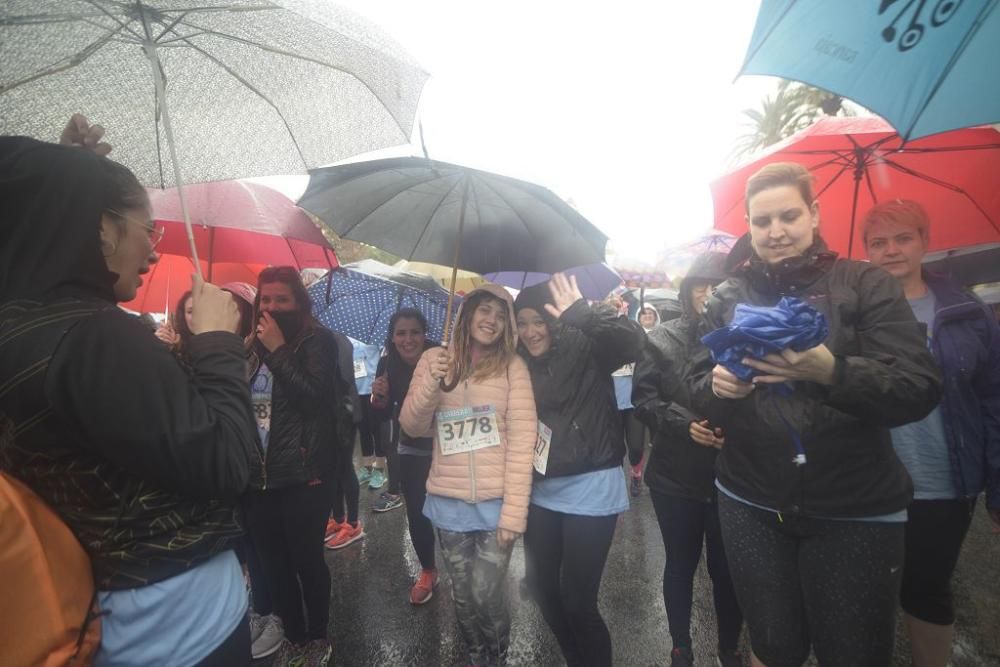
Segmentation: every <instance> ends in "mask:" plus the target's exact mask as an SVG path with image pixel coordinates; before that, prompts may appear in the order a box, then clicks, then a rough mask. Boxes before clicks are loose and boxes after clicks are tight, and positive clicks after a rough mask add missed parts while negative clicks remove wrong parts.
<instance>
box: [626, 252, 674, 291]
mask: <svg viewBox="0 0 1000 667" xmlns="http://www.w3.org/2000/svg"><path fill="white" fill-rule="evenodd" d="M615 271H616V272H617V273H618V275H620V276H621V277H622V282H623V283H625V286H626V287H635V288H642V289H669V288H672V287H673V286H674V285H673V282H672V281H671V280H670V276H668V275H667V271H666V269H665V268H664V267H662V266H654V265H652V264H650V263H648V262H641V261H638V260H628V259H624V260H619V261H617V262H615Z"/></svg>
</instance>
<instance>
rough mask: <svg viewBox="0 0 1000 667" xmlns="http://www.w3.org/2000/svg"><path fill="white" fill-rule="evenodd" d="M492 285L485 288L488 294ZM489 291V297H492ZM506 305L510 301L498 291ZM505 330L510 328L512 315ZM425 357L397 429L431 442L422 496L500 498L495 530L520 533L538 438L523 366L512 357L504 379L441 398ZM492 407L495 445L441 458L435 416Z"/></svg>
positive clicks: (463, 388)
mask: <svg viewBox="0 0 1000 667" xmlns="http://www.w3.org/2000/svg"><path fill="white" fill-rule="evenodd" d="M492 287H493V286H492V285H491V286H484V287H483V288H480V289H488V288H492ZM495 289H499V288H494V289H489V292H490V293H491V294H497V291H495ZM499 291H500V292H501V293H502V294H497V295H498V296H502V297H506V298H505V301H507V303H508V305H510V297H509V296H508V295H507V294H506V292H503V291H502V290H499ZM511 313H512V314H511V321H510V322H509V326H513V311H511ZM436 354H438V350H437V349H430V350H428V351H427V352H425V353H424V355H423V356H422V357H421V358H420V361H419V362H418V363H417V367H416V369H415V370H414V372H413V381H412V382H411V383H410V391H409V393H408V394H407V395H406V400H405V401H404V402H403V407H402V410H401V412H400V415H399V425H400V427H401V428H402V429H403V430H404V431H406V432H407V433H408V434H410V435H411V436H413V437H433V438H434V453H433V459H432V462H431V472H430V476H429V477H428V478H427V492H428V493H431V494H434V495H438V496H444V497H447V498H459V499H461V500H465V501H467V502H470V503H471V502H479V501H482V500H491V499H494V498H502V499H503V507H502V509H501V511H500V524H499V527H500V528H505V529H507V530H511V531H514V532H517V533H523V532H524V529H525V526H526V525H527V522H528V502H529V500H530V499H531V479H532V470H533V468H532V461H533V459H534V448H535V441H536V440H537V437H538V418H537V416H536V414H535V396H534V393H533V392H532V390H531V377H530V376H529V374H528V367H527V365H526V364H525V363H524V360H523V359H521V357H520V356H518V355H516V354H515V355H514V357H513V358H512V359H511V362H510V365H509V366H508V368H507V374H506V375H501V376H499V377H493V378H490V379H488V380H485V381H477V382H474V383H473V382H468V381H466V382H462V383H460V384H459V385H458V386H457V387H456V388H455V389H454V390H453V391H451V392H449V393H445V392H444V391H442V390H441V388H440V386H439V385H438V382H437V380H435V379H434V378H432V377H431V373H430V363H429V362H428V355H436ZM480 405H492V406H493V407H494V408H495V409H496V415H497V422H498V426H499V430H500V438H501V442H500V446H498V447H488V448H486V449H479V450H476V451H473V452H466V453H458V454H449V455H448V456H444V455H442V454H441V448H440V446H439V443H438V437H437V423H436V419H435V414H436V413H437V411H439V410H452V409H456V408H463V407H466V406H480Z"/></svg>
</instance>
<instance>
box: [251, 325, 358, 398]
mask: <svg viewBox="0 0 1000 667" xmlns="http://www.w3.org/2000/svg"><path fill="white" fill-rule="evenodd" d="M264 363H266V364H267V367H268V368H270V369H271V373H273V374H274V378H275V380H277V381H279V382H281V385H282V388H283V390H284V391H285V392H286V393H287V396H288V398H289V400H291V401H294V402H295V403H296V404H297V405H298V406H300V407H301V408H302V409H303V410H306V411H308V412H312V413H313V414H315V413H316V412H318V411H322V410H328V409H330V408H331V407H333V406H334V405H335V401H336V397H337V395H338V391H337V384H338V378H339V377H340V375H339V373H340V370H339V369H338V366H339V364H338V362H337V343H336V341H335V340H334V338H333V336H332V335H331V334H329V332H327V331H324V330H318V331H316V332H314V333H313V334H312V335H310V336H308V337H306V338H305V339H304V340H303V341H302V342H301V343H300V344H299V346H298V348H297V349H296V348H293V346H292V345H290V344H287V343H286V344H285V345H282V346H281V347H279V348H278V349H277V350H275V351H274V352H272V353H270V354H268V355H267V356H265V357H264Z"/></svg>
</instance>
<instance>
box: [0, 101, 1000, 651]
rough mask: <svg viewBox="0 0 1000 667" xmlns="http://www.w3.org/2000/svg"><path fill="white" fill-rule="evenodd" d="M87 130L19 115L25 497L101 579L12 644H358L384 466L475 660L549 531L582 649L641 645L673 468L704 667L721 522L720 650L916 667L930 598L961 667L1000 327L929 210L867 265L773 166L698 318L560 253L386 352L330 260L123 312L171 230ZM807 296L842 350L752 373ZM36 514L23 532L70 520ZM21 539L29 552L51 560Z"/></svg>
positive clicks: (12, 299) (996, 396)
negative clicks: (344, 594)
mask: <svg viewBox="0 0 1000 667" xmlns="http://www.w3.org/2000/svg"><path fill="white" fill-rule="evenodd" d="M67 132H68V135H69V138H68V139H67V138H66V136H64V141H63V143H65V144H72V145H55V144H49V143H44V142H40V141H36V140H32V139H27V138H20V137H2V138H0V199H2V200H3V202H4V207H3V208H4V222H3V225H2V227H0V239H2V244H0V469H2V471H3V476H2V477H0V482H2V484H3V486H2V490H3V496H2V497H4V498H8V497H10V498H19V499H22V500H21V502H22V504H27V503H28V501H29V500H33V499H37V500H39V501H40V506H43V507H45V508H48V509H49V510H51V511H52V512H54V515H53V516H54V518H48V519H45V520H46V521H56V522H57V523H58V525H60V526H64V527H68V529H69V532H70V533H71V534H72V537H73V538H75V543H77V544H78V545H79V546H81V547H82V553H83V554H85V559H84V562H85V563H86V565H85V566H84V575H79V576H77V575H78V574H79V573H78V572H76V571H74V572H72V573H71V572H69V571H68V570H67V567H68V566H62V565H61V564H60V561H59V560H58V559H49V560H44V559H42V557H41V556H38V555H36V556H30V557H31V558H35V559H42V560H44V562H42V563H41V564H40V565H38V566H37V567H35V568H34V570H32V571H37V572H38V573H39V574H38V576H39V577H41V578H43V579H44V580H45V583H46V585H49V584H51V586H49V587H51V588H55V589H59V588H60V586H61V584H62V582H66V581H70V584H67V587H66V590H67V591H72V592H73V593H74V594H75V597H73V598H72V599H68V596H62V598H65V599H62V598H61V599H60V600H58V601H57V602H54V603H53V608H55V607H59V608H60V609H61V611H63V612H67V613H66V614H65V615H64V616H63V617H59V618H56V615H55V614H54V612H53V614H52V615H50V617H48V618H46V619H44V620H45V621H46V622H45V623H42V624H39V621H38V620H37V615H36V616H34V617H33V616H31V615H29V614H25V616H24V620H23V621H21V624H20V625H19V624H18V623H17V622H12V623H11V624H4V627H3V630H2V631H5V635H6V637H5V641H4V642H0V651H8V650H11V651H12V653H11V655H16V656H17V658H16V659H14V658H12V660H13V661H14V664H38V663H41V662H44V658H45V656H46V655H54V654H55V653H56V652H57V651H61V652H62V653H59V655H62V656H64V657H66V660H65V661H64V663H68V664H90V663H91V662H92V663H93V664H96V665H161V664H162V665H168V664H169V665H204V666H213V665H226V666H229V665H241V664H242V665H246V664H249V663H250V661H251V659H252V658H261V657H266V656H271V657H270V660H271V661H272V664H277V665H295V666H296V667H297V666H299V665H304V666H316V665H325V664H330V663H331V661H332V659H333V654H334V650H333V645H332V643H331V640H330V634H329V628H330V624H331V619H330V592H331V576H330V571H329V569H328V566H327V562H326V560H325V553H326V550H328V549H329V550H338V549H345V548H349V547H350V546H351V545H352V544H356V543H357V542H358V541H359V540H362V539H363V538H364V536H365V531H364V527H363V525H362V523H361V520H360V516H359V506H360V488H361V487H362V486H363V485H367V486H369V488H372V489H378V490H381V489H382V488H383V487H384V486H386V485H387V488H386V490H385V491H384V492H382V493H381V494H380V496H379V497H378V498H377V500H376V502H375V504H374V506H373V508H372V509H373V511H375V512H388V511H391V510H394V509H397V508H401V507H405V512H406V518H407V524H408V531H409V537H410V540H411V542H412V545H413V548H414V551H415V552H416V555H417V558H418V560H419V564H420V573H419V575H418V576H417V578H416V580H415V581H413V582H411V584H410V588H409V602H410V603H411V604H413V605H422V604H425V603H427V602H428V601H430V600H431V599H432V597H433V595H434V593H435V591H436V590H437V589H438V588H439V583H440V580H441V578H440V577H439V572H438V553H436V551H437V549H439V550H440V551H439V554H440V558H441V561H442V564H443V570H444V572H445V573H446V574H447V588H448V591H449V593H450V595H451V598H452V600H453V602H454V610H455V616H456V620H457V625H458V628H459V631H460V635H461V637H462V639H463V641H464V645H465V648H466V652H467V662H468V664H469V665H473V666H476V667H485V666H491V667H492V666H498V665H505V664H507V662H508V648H509V645H510V633H511V615H510V608H509V601H508V600H507V599H506V591H507V577H508V573H507V570H508V565H509V562H510V558H511V553H512V549H513V546H514V544H515V542H516V541H517V540H518V539H519V538H522V537H523V540H524V550H525V562H526V576H525V581H524V586H525V590H526V591H527V593H528V597H529V598H530V599H531V600H532V601H533V603H534V604H536V605H537V606H538V608H539V610H540V612H541V615H542V617H543V618H544V620H545V623H546V624H547V625H548V628H549V629H550V630H551V633H552V635H553V636H554V638H555V640H556V642H557V643H558V646H559V649H560V650H561V652H562V655H563V657H564V659H565V661H566V663H567V664H568V665H595V666H597V665H602V666H604V665H611V664H613V655H614V652H613V641H612V635H611V633H610V632H609V630H608V627H607V625H606V624H605V622H604V620H603V618H602V616H601V613H600V609H599V605H598V597H599V596H598V594H599V590H600V587H601V581H602V577H603V573H604V569H605V564H606V561H607V559H608V554H609V552H610V550H611V546H612V539H613V537H614V534H615V530H616V526H617V524H618V521H617V519H618V516H619V515H620V514H621V513H622V512H625V511H627V510H628V509H629V506H630V500H629V495H630V494H631V495H633V496H635V495H638V494H640V493H641V488H640V484H641V480H643V479H644V480H645V483H646V485H647V486H648V488H649V493H650V496H651V500H652V504H653V507H654V509H655V513H656V518H657V522H658V525H659V528H660V531H661V533H662V539H663V546H664V549H665V553H666V561H665V568H664V573H663V598H664V603H665V606H666V611H667V618H668V629H669V634H670V638H671V641H672V649H671V652H670V655H669V659H670V661H671V665H672V666H673V667H685V666H688V665H693V664H694V660H695V655H694V652H693V651H694V648H693V643H692V629H691V617H692V604H693V583H694V578H695V572H696V570H697V567H698V563H699V561H700V559H701V555H702V552H703V550H704V551H705V552H706V556H707V558H706V560H707V569H708V574H709V576H710V579H711V583H712V595H713V601H714V610H715V615H716V620H717V626H718V649H717V652H716V655H715V656H714V657H715V659H716V660H717V661H718V664H719V665H721V666H722V667H731V666H734V665H742V664H745V662H747V661H749V662H750V663H751V664H753V665H767V666H769V667H783V666H786V665H787V666H792V665H795V666H798V665H801V664H803V662H804V661H805V660H806V659H807V658H808V657H809V655H810V653H812V654H814V655H815V656H816V658H817V659H818V661H819V663H820V664H821V665H824V666H826V665H831V666H837V665H844V666H852V667H853V666H860V665H888V664H890V662H891V659H892V654H893V649H894V637H895V625H896V618H897V611H898V609H899V608H900V607H901V609H902V613H903V619H904V624H905V627H906V629H907V631H908V633H909V636H910V640H911V644H912V655H913V661H914V664H916V665H918V666H919V667H938V666H943V665H945V664H947V663H948V661H949V657H950V653H951V644H952V632H953V625H954V621H955V614H954V609H953V604H952V599H951V590H950V581H951V578H952V574H953V571H954V569H955V566H956V562H957V560H958V557H959V553H960V550H961V546H962V543H963V540H964V539H965V536H966V533H967V531H968V529H969V526H970V521H971V517H972V515H973V512H974V509H975V506H976V503H977V500H978V498H979V496H980V495H982V494H983V493H984V492H985V495H986V503H985V504H986V508H987V511H988V513H989V515H990V517H991V519H992V522H993V523H994V525H995V526H997V527H998V528H1000V328H998V325H997V322H996V320H995V319H994V317H993V314H992V312H991V311H990V310H989V309H988V308H987V307H986V306H984V305H983V304H982V303H981V302H979V301H978V300H977V299H976V298H975V297H973V296H972V295H971V294H970V293H969V292H968V291H966V290H964V289H963V288H962V287H960V286H959V285H957V284H955V283H954V282H952V281H950V280H949V279H947V278H944V277H941V276H935V275H930V274H926V273H924V272H923V271H922V270H921V264H920V260H921V258H922V256H923V254H924V253H925V252H926V249H927V246H928V240H929V236H930V234H931V233H932V229H931V221H930V220H928V218H927V215H926V214H925V213H924V210H923V208H922V207H921V206H920V205H919V204H918V203H916V202H912V201H891V202H886V203H883V204H880V205H878V206H876V207H874V208H873V209H872V210H870V211H868V212H867V213H866V215H865V216H864V218H863V223H862V224H863V233H864V239H865V245H866V248H867V250H868V254H869V258H870V261H869V262H862V261H854V260H848V259H843V258H840V257H838V256H837V255H836V253H834V252H831V251H830V250H829V249H828V248H827V247H826V245H825V244H824V242H823V239H822V235H821V234H820V230H821V228H822V227H821V224H820V205H819V202H818V201H817V199H816V196H815V194H814V192H813V189H812V181H811V177H810V175H809V172H808V171H807V170H806V169H804V168H803V167H801V166H799V165H797V164H794V163H778V164H772V165H769V166H767V167H764V168H763V169H762V170H761V171H759V172H758V173H756V174H755V175H753V176H752V177H751V178H750V179H749V180H748V182H747V184H746V216H747V224H748V231H747V234H746V235H745V236H744V237H743V238H742V239H740V241H739V242H738V243H737V244H736V246H735V247H734V248H733V250H732V251H731V252H729V253H728V254H720V253H707V254H705V255H702V256H701V257H699V258H698V259H697V261H696V262H695V263H694V264H693V265H692V267H691V268H690V269H689V271H688V272H687V275H686V277H685V278H684V280H683V281H682V283H681V285H680V301H681V306H682V314H681V316H680V317H679V318H677V319H673V320H670V321H666V322H661V321H660V315H659V313H658V312H657V311H656V309H655V308H653V307H652V306H649V305H647V304H639V308H638V312H637V314H636V316H635V318H634V319H632V318H630V317H629V316H628V314H627V308H626V307H624V306H623V304H622V302H621V300H620V299H617V298H614V297H613V298H611V299H609V300H608V301H606V302H588V301H587V300H586V299H584V298H583V296H582V295H581V293H580V290H579V288H578V286H577V284H576V281H575V280H574V279H573V278H567V277H565V276H563V275H561V274H556V275H554V276H553V277H552V279H551V280H550V281H548V282H547V283H544V284H542V285H538V286H534V287H529V288H527V289H524V290H522V291H521V292H520V293H519V294H517V297H516V299H515V298H512V296H511V294H510V293H509V292H508V291H507V290H506V289H504V288H502V287H499V286H495V285H489V284H487V285H484V286H482V287H479V288H477V289H475V290H473V291H472V292H470V293H469V294H467V295H465V298H464V299H463V302H462V304H461V307H460V308H459V310H458V313H457V316H456V318H455V322H454V325H453V331H452V332H451V335H450V339H449V341H448V344H447V345H446V346H442V345H440V344H439V343H437V342H435V341H431V340H429V339H428V337H427V332H428V327H427V320H426V319H425V317H424V315H423V314H422V313H421V312H420V311H418V310H413V309H401V310H399V311H398V312H396V313H395V314H394V315H393V317H392V319H391V322H390V325H389V332H388V338H387V340H386V341H385V346H384V349H383V350H381V351H380V350H379V349H378V347H377V346H366V345H363V344H357V343H354V342H352V341H350V340H349V339H347V338H346V337H345V336H343V335H341V334H339V333H337V332H334V331H331V330H329V329H327V328H325V327H324V326H322V325H321V324H320V323H319V322H318V321H317V320H316V319H315V318H314V317H313V314H312V304H311V301H310V297H309V293H308V292H307V290H306V288H305V286H304V284H303V281H302V278H301V277H300V275H299V273H298V272H297V271H296V270H295V269H294V268H292V267H271V268H267V269H265V270H264V271H262V272H261V274H260V276H259V280H258V284H257V285H247V284H243V283H231V284H227V285H222V286H221V287H216V286H214V285H211V284H209V283H206V282H204V281H203V280H201V279H200V278H198V277H195V278H194V286H193V289H192V290H191V292H190V293H188V294H184V295H183V296H182V297H181V299H180V300H179V301H178V303H177V307H176V311H175V313H174V316H173V318H171V320H170V321H169V322H166V323H164V324H162V325H161V326H160V327H159V328H158V329H157V330H156V332H155V335H154V334H153V333H151V331H150V329H149V328H148V327H147V326H146V325H144V324H143V323H142V322H140V320H139V319H138V318H136V317H134V316H132V315H129V314H128V313H126V312H125V311H124V310H122V309H120V308H118V307H117V306H116V304H118V303H122V302H127V301H129V300H130V299H132V298H133V297H134V296H135V293H136V290H137V289H138V287H139V286H140V285H141V284H142V276H143V275H144V274H146V273H147V272H148V271H149V269H150V266H151V265H153V264H154V263H155V262H156V261H157V258H158V257H157V254H156V250H155V248H156V243H157V241H158V240H159V238H160V236H161V232H160V231H159V230H158V228H157V227H156V226H155V225H154V223H153V221H152V218H151V210H150V206H149V200H148V197H147V195H146V192H145V190H144V189H143V188H142V186H141V185H140V184H139V182H138V181H137V180H136V178H135V176H133V175H132V173H131V172H129V170H128V169H127V168H125V167H124V166H122V165H120V164H118V163H116V162H114V161H112V160H111V159H109V158H108V157H107V152H108V151H107V150H106V149H105V146H106V145H105V144H103V143H101V142H100V138H101V136H100V134H101V132H100V131H99V130H98V129H95V128H91V127H90V126H88V125H87V124H86V123H85V122H84V123H80V122H79V121H77V120H76V119H74V121H73V122H71V125H70V126H69V127H68V128H67ZM782 297H795V298H797V299H801V300H803V301H805V302H806V303H807V304H809V306H810V307H811V308H813V309H815V311H817V312H818V313H821V314H822V316H823V317H824V318H825V321H826V323H827V325H828V329H829V332H828V335H827V336H826V338H825V340H824V341H823V342H822V343H820V344H819V345H816V346H813V347H811V348H809V349H806V350H804V351H793V350H792V349H785V350H782V351H781V352H780V353H773V354H766V355H763V356H760V357H746V358H743V359H742V360H741V362H742V364H743V365H745V367H747V368H748V369H750V373H749V374H748V375H744V376H742V377H741V376H738V375H737V374H736V373H734V371H733V369H732V368H730V367H727V366H726V365H724V364H723V363H720V362H719V361H717V359H716V356H715V355H714V354H713V353H712V351H711V350H709V348H708V347H707V346H706V345H705V344H704V343H703V342H702V337H703V336H704V335H705V334H707V333H708V332H710V331H713V330H715V329H718V328H720V327H725V326H727V325H729V324H730V323H731V322H732V321H733V319H734V316H735V314H736V312H737V309H738V308H739V306H741V305H753V306H763V307H771V306H774V305H775V304H776V303H777V302H778V300H779V299H781V298H782ZM647 440H651V443H652V447H651V448H650V455H649V457H648V460H644V458H645V457H644V452H645V451H646V449H647ZM359 441H360V448H361V459H360V462H361V465H360V468H359V469H356V468H355V464H354V453H355V448H356V443H358V442H359ZM623 465H624V467H625V469H624V470H623ZM5 507H6V505H5ZM6 516H8V515H7V514H5V517H6ZM33 516H34V517H35V518H34V519H32V518H31V517H28V515H27V514H26V515H25V517H27V518H24V519H23V525H22V526H21V528H19V529H18V530H19V531H20V532H18V534H19V535H22V536H23V535H28V534H29V533H31V531H35V532H34V533H31V534H37V535H38V536H43V531H42V530H41V528H40V527H41V526H42V525H43V523H42V519H41V518H38V517H39V516H40V515H38V514H36V515H33ZM45 525H48V524H45ZM36 541H37V540H36ZM70 542H73V540H70ZM24 543H26V541H25V542H24ZM14 545H23V543H22V542H11V543H9V544H4V545H0V568H2V569H0V572H3V575H4V576H5V577H7V576H10V573H11V571H12V568H13V567H15V566H16V565H12V563H17V562H23V561H24V559H26V558H28V556H25V555H24V554H25V553H26V552H17V550H16V549H15V548H14ZM29 547H30V545H29ZM26 548H28V547H26ZM36 551H37V549H36ZM15 552H16V553H15ZM33 553H34V552H33ZM17 559H21V561H17ZM71 575H72V576H71ZM74 577H75V578H74ZM80 577H83V579H81V578H80ZM91 577H92V585H91V586H90V589H89V590H87V589H84V588H81V589H80V590H81V591H82V592H78V591H77V586H76V585H75V583H74V582H79V581H83V580H84V579H86V581H88V582H89V581H91ZM6 602H7V604H8V605H13V607H14V609H15V610H17V609H19V608H20V607H19V605H24V608H25V609H26V608H27V607H28V606H31V604H32V602H31V601H25V600H19V599H17V598H15V599H14V600H7V601H6ZM401 602H402V601H401ZM67 610H68V611H67ZM74 614H76V615H74ZM334 622H335V619H334ZM29 623H31V624H34V625H26V624H29ZM8 625H10V627H8ZM744 626H745V628H746V630H747V633H748V636H749V645H750V647H751V654H750V655H748V656H744V655H741V653H740V637H741V634H742V632H743V629H744ZM95 631H99V639H96V640H95V639H94V635H95ZM46 632H48V633H50V634H51V637H50V638H49V640H47V643H41V644H38V645H37V646H36V645H35V644H31V643H30V642H20V643H19V647H20V648H19V649H18V650H19V651H20V652H19V653H16V654H15V653H13V649H8V648H7V647H8V643H7V641H6V638H9V637H16V636H17V635H18V633H20V634H27V635H34V636H37V635H39V634H40V633H46ZM6 633H14V634H6ZM151 633H155V634H156V635H157V637H158V641H156V642H149V641H146V638H147V637H148V636H149V635H150V634H151ZM29 645H30V646H29ZM29 649H30V650H31V651H36V652H37V653H36V654H33V655H29V654H28V651H29ZM40 658H41V659H40ZM73 661H76V662H73ZM3 662H5V664H7V661H6V660H3ZM47 664H48V663H47Z"/></svg>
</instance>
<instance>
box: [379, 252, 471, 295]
mask: <svg viewBox="0 0 1000 667" xmlns="http://www.w3.org/2000/svg"><path fill="white" fill-rule="evenodd" d="M393 266H394V267H395V268H397V269H401V270H403V271H409V272H411V273H421V274H423V275H425V276H430V277H431V278H433V279H434V280H435V281H436V282H437V283H438V284H439V285H441V286H442V287H444V288H445V289H449V288H450V287H451V272H452V267H450V266H444V265H442V264H431V263H429V262H408V261H406V260H405V259H401V260H400V261H398V262H396V263H395V264H394V265H393ZM489 282H490V281H489V280H487V279H486V278H483V277H482V276H481V275H479V274H478V273H473V272H472V271H458V274H457V276H456V277H455V293H457V294H468V293H469V292H471V291H472V290H474V289H476V288H477V287H479V286H480V285H486V284H488V283H489Z"/></svg>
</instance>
